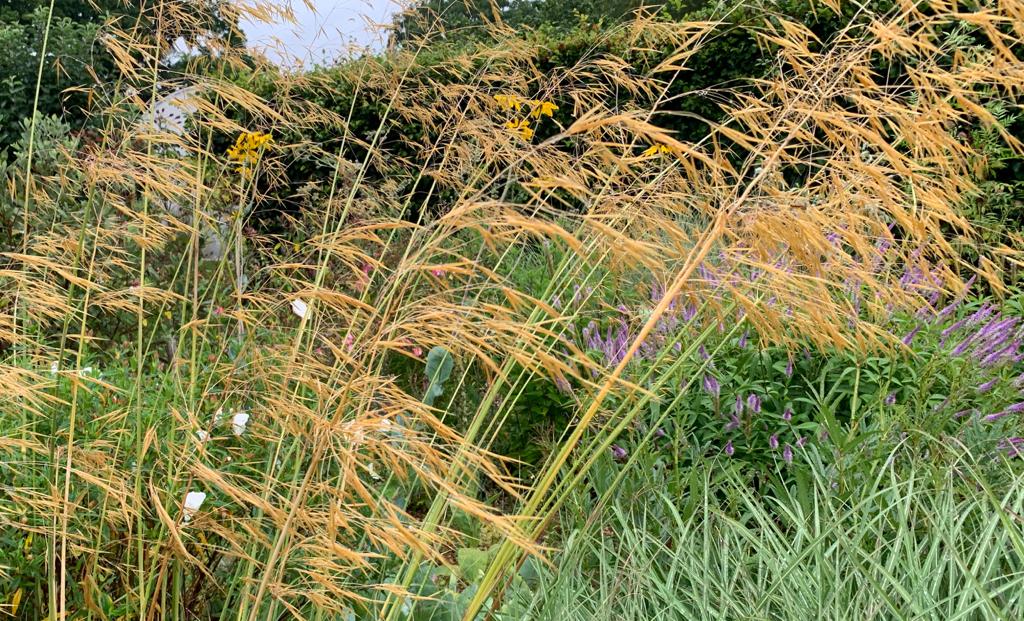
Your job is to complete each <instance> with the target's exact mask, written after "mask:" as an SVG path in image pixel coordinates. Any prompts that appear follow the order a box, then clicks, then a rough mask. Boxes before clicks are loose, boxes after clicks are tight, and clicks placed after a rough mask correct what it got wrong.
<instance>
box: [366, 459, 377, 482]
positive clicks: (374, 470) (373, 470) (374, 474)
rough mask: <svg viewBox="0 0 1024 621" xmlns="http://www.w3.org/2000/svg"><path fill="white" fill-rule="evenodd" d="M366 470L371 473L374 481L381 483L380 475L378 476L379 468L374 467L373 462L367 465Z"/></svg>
mask: <svg viewBox="0 0 1024 621" xmlns="http://www.w3.org/2000/svg"><path fill="white" fill-rule="evenodd" d="M366 470H367V472H369V473H370V478H371V479H373V480H374V481H380V475H379V474H377V468H375V467H374V465H373V462H372V461H371V462H370V463H369V464H368V465H367V467H366Z"/></svg>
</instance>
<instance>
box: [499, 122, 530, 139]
mask: <svg viewBox="0 0 1024 621" xmlns="http://www.w3.org/2000/svg"><path fill="white" fill-rule="evenodd" d="M505 128H506V129H508V130H511V131H512V133H514V134H518V135H519V137H520V138H522V139H523V140H530V139H532V138H533V128H532V127H530V120H529V119H523V120H522V121H520V120H518V119H515V120H512V121H509V122H507V123H505Z"/></svg>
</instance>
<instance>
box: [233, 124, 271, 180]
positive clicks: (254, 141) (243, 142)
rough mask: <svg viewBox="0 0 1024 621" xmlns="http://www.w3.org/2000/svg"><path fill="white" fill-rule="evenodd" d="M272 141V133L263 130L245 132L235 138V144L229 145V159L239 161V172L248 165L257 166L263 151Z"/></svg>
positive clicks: (243, 170) (244, 169)
mask: <svg viewBox="0 0 1024 621" xmlns="http://www.w3.org/2000/svg"><path fill="white" fill-rule="evenodd" d="M271 142H272V140H271V136H270V134H264V133H262V132H245V133H243V134H240V135H239V136H238V139H237V140H235V146H233V147H228V150H227V156H228V159H229V160H231V161H233V162H238V169H239V172H245V171H246V169H247V167H248V166H255V165H256V163H257V162H259V160H260V156H261V155H262V154H263V151H264V150H266V148H267V147H268V146H269V145H270V143H271Z"/></svg>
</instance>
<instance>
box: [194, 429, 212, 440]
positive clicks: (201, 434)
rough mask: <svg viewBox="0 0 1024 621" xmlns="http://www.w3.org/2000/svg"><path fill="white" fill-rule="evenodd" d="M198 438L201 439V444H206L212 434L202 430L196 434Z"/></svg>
mask: <svg viewBox="0 0 1024 621" xmlns="http://www.w3.org/2000/svg"><path fill="white" fill-rule="evenodd" d="M196 437H197V438H199V441H200V442H206V441H207V440H209V439H210V432H208V431H207V430H205V429H200V430H199V431H197V432H196Z"/></svg>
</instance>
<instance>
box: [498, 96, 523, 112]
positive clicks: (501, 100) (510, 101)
mask: <svg viewBox="0 0 1024 621" xmlns="http://www.w3.org/2000/svg"><path fill="white" fill-rule="evenodd" d="M494 101H496V102H498V105H499V106H500V107H501V108H503V109H505V110H515V111H516V112H519V110H520V109H522V107H523V100H522V99H519V98H518V97H516V96H515V95H495V96H494Z"/></svg>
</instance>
